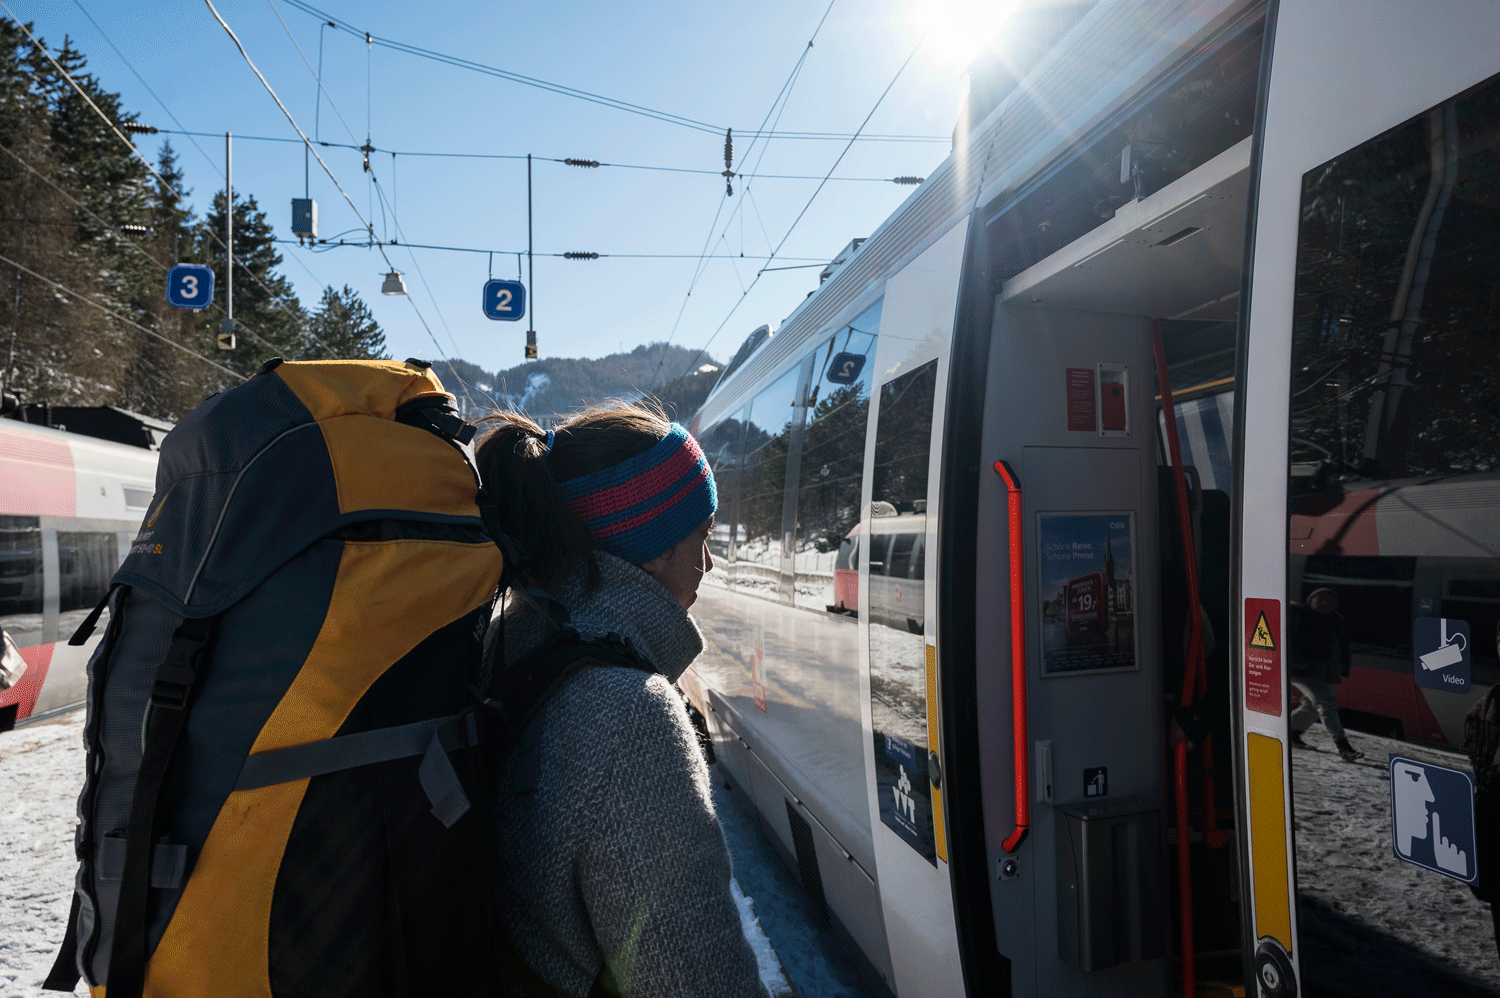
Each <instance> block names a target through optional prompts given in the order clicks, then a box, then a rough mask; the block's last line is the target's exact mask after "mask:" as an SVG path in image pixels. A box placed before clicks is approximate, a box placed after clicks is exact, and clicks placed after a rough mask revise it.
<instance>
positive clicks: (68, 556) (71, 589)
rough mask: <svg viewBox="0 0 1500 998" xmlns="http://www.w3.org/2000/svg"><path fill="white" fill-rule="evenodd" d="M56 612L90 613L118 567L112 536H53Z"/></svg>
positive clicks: (71, 534)
mask: <svg viewBox="0 0 1500 998" xmlns="http://www.w3.org/2000/svg"><path fill="white" fill-rule="evenodd" d="M57 564H58V575H59V576H60V577H61V578H60V579H59V583H60V584H59V589H58V606H57V608H58V610H59V611H61V612H63V613H67V612H68V611H69V610H92V609H93V608H94V606H95V604H97V603H98V602H99V601H100V600H101V599H103V598H104V592H105V590H106V589H108V588H109V579H110V576H112V575H114V574H115V569H116V568H119V567H120V554H119V542H118V539H117V538H116V536H115V535H114V534H113V533H109V534H102V533H71V532H69V533H59V534H58V535H57Z"/></svg>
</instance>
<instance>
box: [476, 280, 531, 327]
mask: <svg viewBox="0 0 1500 998" xmlns="http://www.w3.org/2000/svg"><path fill="white" fill-rule="evenodd" d="M484 314H485V317H486V318H489V319H505V320H507V321H509V322H515V321H516V320H517V319H519V318H521V316H523V315H525V314H526V285H524V284H522V283H521V282H520V281H498V280H492V281H486V282H485V285H484Z"/></svg>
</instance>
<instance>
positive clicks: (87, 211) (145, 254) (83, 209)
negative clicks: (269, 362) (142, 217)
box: [0, 145, 326, 350]
mask: <svg viewBox="0 0 1500 998" xmlns="http://www.w3.org/2000/svg"><path fill="white" fill-rule="evenodd" d="M0 152H3V153H5V154H6V155H7V156H9V157H10V158H11V159H14V160H15V161H16V162H17V163H20V164H21V166H23V167H25V168H26V169H27V170H29V171H31V172H32V173H33V174H34V175H36V177H37V178H38V179H40V180H41V181H42V182H43V183H45V184H47V185H49V186H50V187H51V188H52V189H53V190H55V191H57V193H58V194H60V195H61V196H62V197H63V198H64V199H65V200H66V201H67V202H68V203H69V204H71V205H73V207H75V208H77V209H78V210H79V211H81V212H83V213H84V214H86V215H88V216H89V217H90V218H92V219H93V220H94V221H96V222H98V223H99V225H100V227H101V228H102V229H103V230H104V231H106V232H108V233H110V234H111V235H112V236H113V237H114V238H115V239H118V240H119V241H120V242H122V243H124V244H125V245H126V246H129V247H130V248H131V249H133V250H135V251H136V252H137V253H139V254H140V255H141V256H143V257H145V258H146V259H147V260H149V261H150V262H151V263H153V264H155V265H156V268H157V269H158V270H160V271H162V272H163V273H166V272H168V271H170V270H171V267H170V266H169V265H167V264H165V263H163V262H161V261H160V260H158V259H157V258H156V257H154V256H152V255H151V254H150V253H149V252H147V251H146V250H145V249H144V248H143V247H142V246H141V245H140V244H139V243H136V242H134V241H133V240H130V239H126V238H125V237H124V236H122V235H120V233H119V232H118V231H117V230H116V228H115V227H114V226H112V225H110V223H109V222H108V221H106V220H105V219H103V218H100V217H99V216H98V215H97V214H95V213H94V212H93V211H91V210H90V209H89V207H88V206H87V205H85V204H84V203H83V202H82V201H79V200H78V199H77V198H75V197H73V195H71V194H69V193H68V192H67V191H66V190H64V189H63V188H62V186H60V185H59V184H58V183H57V182H56V181H54V180H53V179H52V178H51V177H48V176H47V175H46V174H45V173H42V172H41V171H40V170H38V169H37V168H36V167H34V166H32V165H31V164H30V163H28V162H26V160H25V159H24V158H22V157H21V156H20V155H18V154H17V153H16V152H15V151H14V150H12V149H8V148H6V147H5V146H4V145H0ZM71 224H77V223H76V222H75V223H71ZM208 307H209V308H212V309H214V310H215V311H217V312H223V311H224V307H223V306H222V305H220V304H219V303H218V302H214V303H212V304H211V305H209V306H208ZM235 329H236V330H244V331H245V332H246V333H247V334H248V335H249V336H250V338H251V339H253V340H255V341H256V342H257V343H260V344H261V345H262V346H265V347H267V348H268V349H271V350H279V349H280V347H277V346H276V345H275V344H273V343H271V342H269V341H268V340H266V339H265V338H264V337H262V336H261V335H260V334H258V333H257V332H255V330H254V329H252V328H251V327H250V326H247V325H245V324H244V323H243V322H241V321H240V320H235ZM307 335H308V336H309V337H310V338H311V339H312V340H313V342H315V343H317V344H318V345H319V346H325V347H326V344H324V343H323V342H322V341H321V340H319V339H318V338H317V337H316V336H314V335H313V334H312V333H311V332H310V331H309V332H308V333H307Z"/></svg>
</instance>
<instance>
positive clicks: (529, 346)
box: [526, 153, 536, 360]
mask: <svg viewBox="0 0 1500 998" xmlns="http://www.w3.org/2000/svg"><path fill="white" fill-rule="evenodd" d="M526 285H527V286H526V299H527V300H526V359H527V360H530V359H532V356H533V355H534V354H535V353H536V270H535V268H534V267H533V265H532V261H531V153H527V154H526Z"/></svg>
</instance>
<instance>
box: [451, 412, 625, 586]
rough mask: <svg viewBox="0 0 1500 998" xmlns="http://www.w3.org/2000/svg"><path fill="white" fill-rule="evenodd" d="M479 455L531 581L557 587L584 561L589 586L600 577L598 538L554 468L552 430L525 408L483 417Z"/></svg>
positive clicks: (504, 526)
mask: <svg viewBox="0 0 1500 998" xmlns="http://www.w3.org/2000/svg"><path fill="white" fill-rule="evenodd" d="M480 422H481V432H483V434H484V435H483V437H482V438H481V441H480V444H479V448H478V451H477V452H476V459H477V462H478V464H479V470H480V475H481V476H482V478H483V480H484V487H485V491H486V492H488V493H489V495H490V498H491V500H492V501H493V502H494V503H495V507H496V510H497V512H498V513H499V518H500V528H501V529H502V530H504V531H505V532H506V533H507V534H509V535H510V537H511V538H512V539H513V540H515V541H516V542H517V543H518V544H519V545H520V546H521V550H522V551H523V552H524V554H525V557H526V564H525V565H524V566H523V567H524V569H525V574H526V576H527V577H528V580H529V581H530V582H532V583H534V584H537V585H541V586H544V587H547V586H553V585H556V584H557V583H558V582H560V581H561V580H562V579H563V578H564V577H565V576H566V575H567V574H568V573H569V572H570V571H571V570H572V569H573V567H574V566H575V565H576V564H578V563H582V564H583V565H584V567H585V568H586V570H587V571H588V583H587V585H588V587H589V588H593V586H594V585H596V584H597V582H598V579H599V566H598V563H597V562H596V561H595V560H594V539H593V537H591V536H590V535H589V532H588V528H586V527H585V526H584V525H583V524H582V523H581V522H579V520H578V517H576V516H574V515H573V514H572V512H571V511H569V509H568V507H567V504H566V503H565V502H564V501H563V497H562V495H561V494H560V493H559V492H558V490H557V482H556V481H555V480H554V479H553V475H552V469H551V468H550V467H549V465H550V463H551V462H550V461H549V454H550V452H549V450H548V447H547V436H548V435H547V432H546V431H545V430H543V429H542V428H541V427H540V426H538V425H537V424H536V423H535V422H534V421H533V420H532V419H530V418H529V417H528V416H526V415H525V414H524V413H520V412H502V413H496V414H494V415H492V416H488V417H486V418H485V419H483V420H481V421H480Z"/></svg>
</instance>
